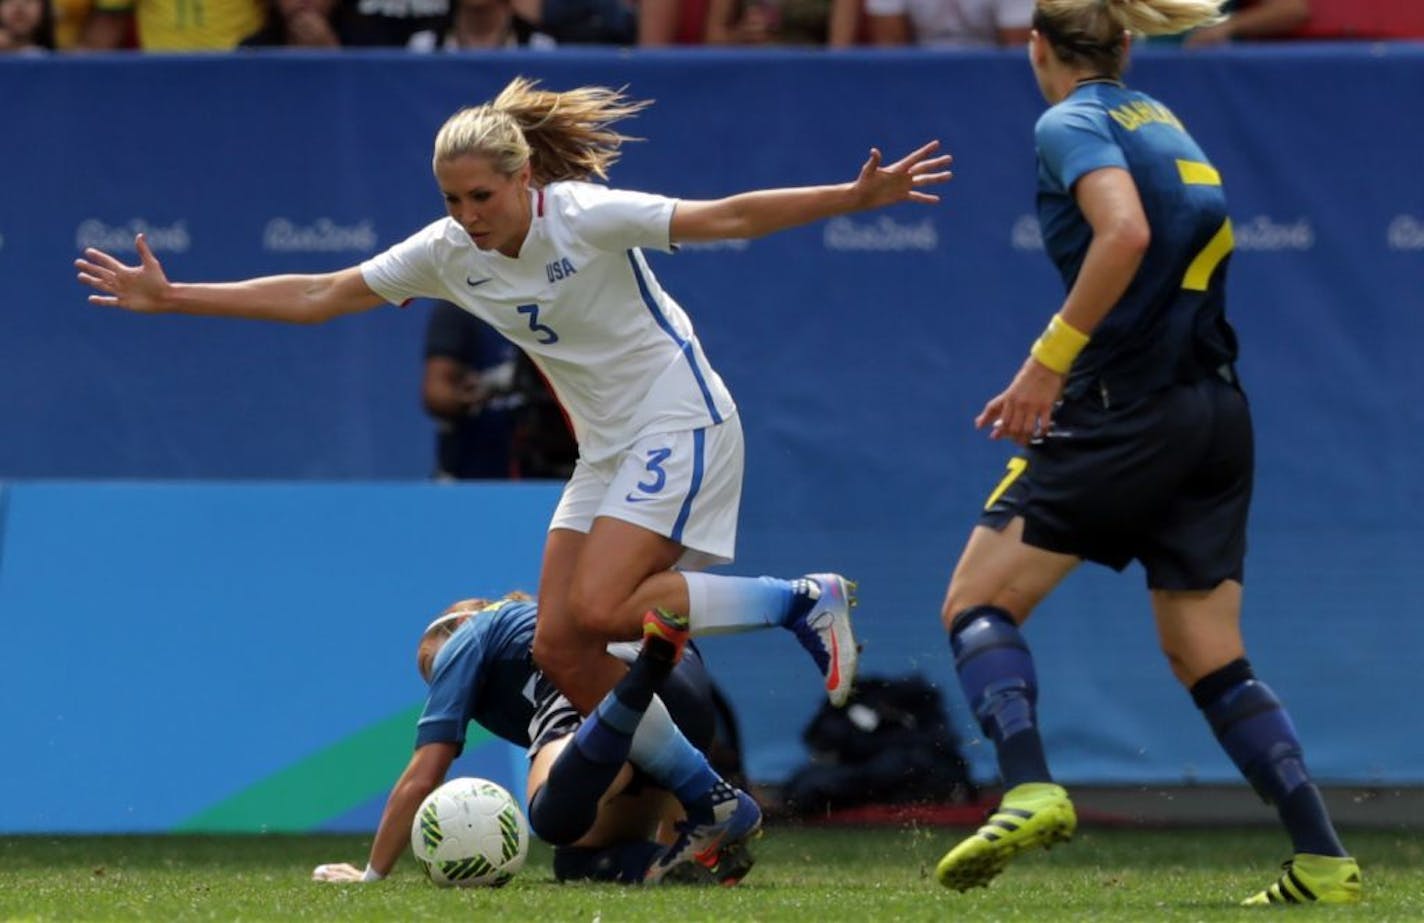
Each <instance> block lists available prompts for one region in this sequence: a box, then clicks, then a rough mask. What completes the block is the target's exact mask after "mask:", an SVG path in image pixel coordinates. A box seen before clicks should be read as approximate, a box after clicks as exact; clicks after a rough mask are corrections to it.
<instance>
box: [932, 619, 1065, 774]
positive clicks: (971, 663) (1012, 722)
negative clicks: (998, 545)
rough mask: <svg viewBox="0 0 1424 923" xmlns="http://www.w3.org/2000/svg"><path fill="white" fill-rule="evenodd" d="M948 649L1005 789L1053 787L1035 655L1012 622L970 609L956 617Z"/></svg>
mask: <svg viewBox="0 0 1424 923" xmlns="http://www.w3.org/2000/svg"><path fill="white" fill-rule="evenodd" d="M949 645H950V648H951V650H953V651H954V666H955V670H956V671H957V672H958V673H959V683H960V685H961V686H963V688H964V695H965V696H966V697H967V698H968V699H969V705H970V707H971V708H973V709H974V716H975V717H976V718H978V719H979V727H980V728H982V729H983V731H984V733H985V734H986V735H988V737H989V739H990V740H992V741H993V742H994V747H995V750H996V751H997V753H998V757H999V773H1000V774H1001V775H1002V776H1003V777H1004V785H1005V786H1007V787H1009V788H1013V787H1014V786H1015V785H1022V784H1023V783H1025V782H1052V781H1053V777H1052V775H1050V774H1049V772H1048V761H1047V759H1046V758H1045V757H1044V755H1043V739H1042V738H1041V737H1040V736H1039V733H1038V718H1037V715H1036V714H1035V713H1034V705H1035V704H1036V703H1037V701H1038V677H1037V674H1035V672H1034V669H1033V655H1032V654H1030V653H1029V650H1028V644H1026V643H1025V642H1024V639H1023V635H1021V634H1020V633H1019V628H1018V625H1016V624H1015V623H1014V620H1013V617H1012V616H1010V615H1009V614H1008V613H1007V612H1005V611H1004V610H1003V609H999V608H997V607H995V606H976V607H975V608H973V609H966V610H965V611H963V612H961V613H959V614H958V615H957V616H955V618H954V625H953V627H952V628H951V629H950V632H949Z"/></svg>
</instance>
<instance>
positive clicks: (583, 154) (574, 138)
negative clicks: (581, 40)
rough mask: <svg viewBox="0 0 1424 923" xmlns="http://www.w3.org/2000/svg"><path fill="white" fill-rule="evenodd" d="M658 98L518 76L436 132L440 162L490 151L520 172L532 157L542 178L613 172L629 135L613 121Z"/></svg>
mask: <svg viewBox="0 0 1424 923" xmlns="http://www.w3.org/2000/svg"><path fill="white" fill-rule="evenodd" d="M650 105H652V103H651V101H647V100H634V99H630V98H629V97H628V96H626V95H625V94H624V93H623V91H621V90H614V89H610V88H608V87H579V88H578V89H574V90H565V91H563V92H556V91H553V90H541V89H539V86H538V82H537V81H533V80H528V79H526V78H524V77H516V78H514V79H513V80H512V81H510V83H509V85H508V86H506V87H505V88H504V89H503V90H501V91H500V94H499V95H498V96H496V97H495V98H494V99H493V100H492V101H491V102H488V103H485V104H483V105H480V106H474V107H472V108H469V109H462V110H460V111H459V112H457V113H455V114H454V115H452V116H451V117H450V118H449V119H448V120H447V121H446V122H445V124H444V125H443V126H441V128H440V132H439V133H438V134H437V135H436V136H435V157H434V160H435V163H436V164H439V163H441V162H443V161H448V160H452V159H454V158H456V157H462V156H464V155H466V154H476V155H479V156H483V157H488V158H490V160H491V161H492V162H493V163H494V166H495V169H496V170H498V171H499V172H500V173H503V174H505V175H510V174H513V173H514V172H516V171H518V170H519V169H521V168H522V167H523V166H524V165H525V164H526V163H528V164H530V165H532V167H533V174H534V176H533V179H534V183H535V184H536V185H540V186H542V185H544V184H546V183H551V182H555V181H557V180H567V179H577V180H581V179H589V178H590V177H598V178H599V179H607V178H608V168H609V167H611V166H613V164H614V163H616V162H617V160H618V157H619V148H620V147H621V146H622V145H623V142H625V141H636V140H638V139H636V138H633V137H630V136H628V135H624V134H622V133H620V132H618V131H617V130H615V129H614V128H613V127H612V126H613V124H614V123H615V122H618V121H621V120H622V119H625V118H629V117H631V116H634V115H637V114H638V113H639V112H641V111H643V110H644V109H646V108H647V107H648V106H650Z"/></svg>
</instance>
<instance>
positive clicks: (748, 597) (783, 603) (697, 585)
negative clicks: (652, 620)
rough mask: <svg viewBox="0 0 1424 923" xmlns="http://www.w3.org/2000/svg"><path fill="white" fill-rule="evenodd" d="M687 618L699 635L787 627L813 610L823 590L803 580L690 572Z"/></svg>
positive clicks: (688, 575) (687, 578)
mask: <svg viewBox="0 0 1424 923" xmlns="http://www.w3.org/2000/svg"><path fill="white" fill-rule="evenodd" d="M682 577H683V579H684V580H686V581H687V598H688V603H689V605H688V608H687V618H688V621H690V622H691V623H692V633H693V634H694V635H696V636H699V637H701V636H705V635H711V634H730V633H732V632H740V631H754V630H756V629H759V628H776V627H778V626H779V627H785V626H786V625H789V624H790V623H791V622H792V621H794V620H795V619H796V618H797V617H798V616H800V615H803V614H805V613H806V612H808V611H810V609H811V607H812V606H814V605H815V603H816V600H817V599H818V598H820V595H821V594H820V587H818V586H817V585H816V584H815V583H813V582H812V581H810V580H807V579H805V578H804V577H801V578H797V579H795V580H782V579H780V578H778V577H727V576H723V575H721V574H703V573H697V572H687V573H684V574H683V575H682Z"/></svg>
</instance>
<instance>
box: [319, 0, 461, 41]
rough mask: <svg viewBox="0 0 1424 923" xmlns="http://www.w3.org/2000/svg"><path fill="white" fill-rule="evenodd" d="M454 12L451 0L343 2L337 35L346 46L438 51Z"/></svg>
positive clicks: (339, 13)
mask: <svg viewBox="0 0 1424 923" xmlns="http://www.w3.org/2000/svg"><path fill="white" fill-rule="evenodd" d="M450 10H451V6H450V0H341V6H340V7H339V8H338V10H337V15H336V23H337V33H338V34H339V35H340V36H341V39H342V44H343V45H349V46H356V47H385V48H408V49H410V50H411V51H435V50H436V49H438V48H439V47H440V41H441V37H442V36H443V35H444V34H445V28H446V26H447V25H448V24H449V21H450Z"/></svg>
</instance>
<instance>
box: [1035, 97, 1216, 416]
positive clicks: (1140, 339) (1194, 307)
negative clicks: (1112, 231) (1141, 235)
mask: <svg viewBox="0 0 1424 923" xmlns="http://www.w3.org/2000/svg"><path fill="white" fill-rule="evenodd" d="M1034 136H1035V142H1036V144H1037V147H1038V219H1039V224H1040V226H1041V227H1042V230H1043V242H1044V246H1045V248H1046V249H1047V251H1048V255H1049V256H1050V257H1051V258H1052V260H1053V262H1054V264H1055V265H1057V266H1058V270H1059V272H1060V273H1061V274H1062V276H1063V281H1064V284H1065V285H1066V286H1068V287H1070V288H1071V287H1072V285H1073V283H1074V281H1075V280H1076V279H1077V278H1078V271H1079V270H1080V269H1081V268H1082V265H1083V259H1084V257H1085V256H1086V255H1087V252H1088V244H1089V243H1090V242H1091V240H1092V228H1091V226H1090V225H1089V224H1088V222H1087V220H1086V219H1085V218H1084V217H1083V213H1082V212H1081V211H1080V210H1079V208H1078V204H1077V202H1075V201H1074V199H1073V184H1074V183H1076V182H1077V181H1078V180H1079V179H1081V178H1082V177H1083V176H1084V175H1085V174H1087V173H1091V172H1092V171H1094V170H1098V169H1102V168H1105V167H1120V168H1122V169H1125V170H1127V171H1128V172H1129V173H1130V174H1131V175H1132V180H1133V182H1134V183H1135V184H1136V186H1137V192H1138V195H1139V196H1140V197H1141V199H1142V207H1143V209H1144V211H1145V212H1146V215H1147V222H1148V225H1149V226H1150V227H1151V231H1152V240H1151V244H1150V245H1149V247H1148V249H1147V253H1146V255H1145V256H1144V257H1143V260H1142V265H1141V266H1140V267H1139V268H1138V270H1137V275H1136V276H1135V277H1134V278H1133V280H1132V283H1131V284H1130V285H1129V286H1128V289H1127V291H1126V292H1125V293H1124V294H1123V296H1122V298H1121V299H1119V300H1118V303H1117V304H1116V305H1114V306H1113V308H1112V310H1111V311H1110V312H1109V313H1108V315H1107V317H1106V318H1104V319H1103V321H1102V323H1101V324H1100V325H1099V326H1098V328H1097V329H1096V330H1095V331H1094V332H1093V336H1092V339H1091V340H1089V341H1088V345H1087V347H1086V348H1084V350H1083V352H1082V353H1081V354H1080V355H1079V356H1078V359H1077V360H1076V361H1075V362H1074V363H1073V368H1072V370H1071V372H1070V373H1069V377H1068V384H1067V387H1066V389H1065V391H1064V394H1065V396H1066V397H1069V398H1072V397H1078V396H1080V395H1084V394H1090V395H1093V396H1094V397H1095V398H1101V399H1102V400H1103V401H1104V403H1114V404H1117V403H1123V402H1125V401H1128V400H1132V399H1134V398H1136V397H1140V396H1142V395H1144V394H1149V393H1151V392H1153V391H1157V390H1159V389H1161V388H1165V387H1167V386H1169V385H1172V384H1174V383H1179V382H1188V381H1196V380H1198V379H1201V378H1204V377H1206V376H1207V375H1212V374H1218V372H1219V370H1221V369H1223V367H1229V366H1230V364H1231V363H1232V362H1233V361H1234V360H1235V358H1236V336H1235V333H1234V332H1233V331H1232V329H1231V327H1230V325H1229V324H1227V322H1226V315H1225V297H1224V289H1225V278H1226V264H1227V262H1228V257H1229V255H1230V253H1231V249H1232V238H1231V222H1230V221H1229V220H1228V219H1227V214H1226V196H1225V195H1224V193H1223V192H1222V188H1221V178H1220V176H1219V175H1218V174H1217V172H1216V169H1215V168H1214V167H1212V165H1211V163H1210V162H1209V161H1208V160H1207V158H1206V155H1205V154H1203V153H1202V150H1201V148H1200V147H1198V146H1197V143H1196V142H1195V141H1193V140H1192V138H1191V136H1190V135H1188V134H1187V132H1186V129H1184V128H1183V127H1182V123H1181V122H1180V121H1178V119H1177V117H1176V116H1175V115H1173V114H1172V112H1171V110H1169V109H1168V108H1167V107H1166V106H1164V105H1162V104H1161V103H1159V102H1157V101H1156V100H1154V99H1153V98H1151V97H1150V96H1147V95H1146V94H1144V93H1139V92H1137V91H1136V90H1129V89H1128V88H1127V87H1125V86H1123V85H1122V84H1120V83H1118V82H1116V81H1110V80H1094V81H1087V82H1084V83H1081V84H1079V85H1078V86H1077V87H1076V88H1075V89H1074V90H1073V92H1071V93H1070V94H1068V97H1067V98H1066V99H1064V100H1063V101H1062V102H1060V103H1058V104H1057V105H1056V106H1053V107H1052V108H1050V109H1049V110H1048V111H1047V112H1045V113H1044V114H1043V116H1042V117H1041V118H1040V119H1039V120H1038V125H1037V127H1036V129H1035V131H1034Z"/></svg>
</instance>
